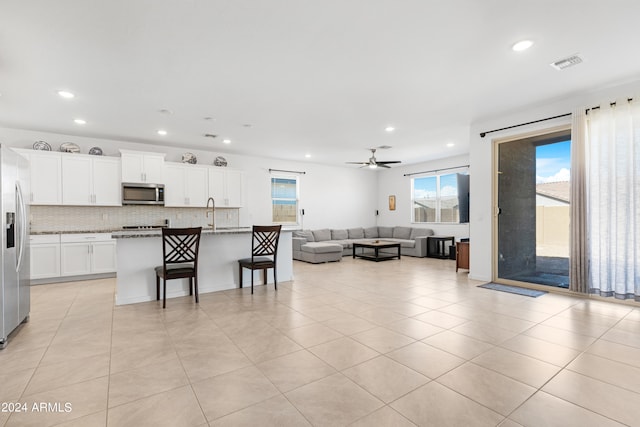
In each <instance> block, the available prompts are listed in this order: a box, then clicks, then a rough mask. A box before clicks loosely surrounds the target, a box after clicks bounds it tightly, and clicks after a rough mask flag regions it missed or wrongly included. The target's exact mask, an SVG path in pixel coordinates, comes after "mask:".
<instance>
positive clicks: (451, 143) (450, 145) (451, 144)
mask: <svg viewBox="0 0 640 427" xmlns="http://www.w3.org/2000/svg"><path fill="white" fill-rule="evenodd" d="M454 145H456V144H454V143H453V142H450V143H448V144H447V147H453V146H454Z"/></svg>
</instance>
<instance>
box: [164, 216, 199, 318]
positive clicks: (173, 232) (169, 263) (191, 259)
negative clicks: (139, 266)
mask: <svg viewBox="0 0 640 427" xmlns="http://www.w3.org/2000/svg"><path fill="white" fill-rule="evenodd" d="M201 233H202V227H195V228H163V229H162V258H163V264H162V265H161V266H159V267H156V269H155V270H156V300H160V279H162V281H163V287H162V308H166V307H167V280H171V279H185V278H188V279H189V295H193V294H194V292H195V295H196V303H198V302H199V298H198V250H199V248H200V235H201Z"/></svg>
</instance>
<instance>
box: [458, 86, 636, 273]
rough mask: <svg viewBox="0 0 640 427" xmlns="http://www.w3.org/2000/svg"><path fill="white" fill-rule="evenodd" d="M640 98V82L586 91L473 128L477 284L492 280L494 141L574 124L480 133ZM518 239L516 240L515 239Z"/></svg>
mask: <svg viewBox="0 0 640 427" xmlns="http://www.w3.org/2000/svg"><path fill="white" fill-rule="evenodd" d="M638 95H640V81H635V82H630V83H625V84H620V85H616V86H612V85H609V86H607V87H602V88H599V89H593V90H589V91H584V92H583V93H579V94H575V95H574V96H569V97H565V98H563V99H559V100H551V101H549V102H548V103H547V104H545V105H535V106H531V107H529V108H524V109H522V110H520V111H517V112H512V113H509V114H504V115H502V116H501V117H499V118H493V119H487V120H479V121H477V122H475V123H472V124H471V131H470V132H471V133H470V136H469V140H470V144H469V146H470V150H469V160H470V164H471V167H470V171H469V173H470V175H471V200H470V209H471V211H470V221H471V224H470V238H471V241H470V251H471V253H470V267H471V268H470V272H469V276H470V277H471V278H473V279H477V280H491V279H492V254H493V252H494V251H493V249H492V248H493V246H492V244H493V243H492V238H493V233H494V225H493V212H494V206H493V190H492V188H493V187H492V185H493V184H492V174H493V154H492V152H493V145H494V141H495V140H499V139H505V138H510V137H513V136H517V135H522V134H526V133H529V132H534V131H539V130H544V129H549V128H552V127H555V126H559V125H563V124H567V123H571V117H565V118H562V119H555V120H550V121H545V122H541V123H537V124H532V125H527V126H522V127H518V128H514V129H509V130H505V131H501V132H496V133H491V134H488V135H487V136H486V137H484V138H481V137H480V135H479V134H480V132H485V131H489V130H492V129H499V128H503V127H507V126H512V125H516V124H520V123H526V122H530V121H534V120H539V119H544V118H547V117H553V116H557V115H560V114H565V113H571V112H573V111H574V110H576V109H578V108H588V107H593V106H596V105H599V104H601V103H607V102H612V101H615V100H622V99H626V98H628V97H636V98H637V96H638ZM515 237H517V236H514V238H515Z"/></svg>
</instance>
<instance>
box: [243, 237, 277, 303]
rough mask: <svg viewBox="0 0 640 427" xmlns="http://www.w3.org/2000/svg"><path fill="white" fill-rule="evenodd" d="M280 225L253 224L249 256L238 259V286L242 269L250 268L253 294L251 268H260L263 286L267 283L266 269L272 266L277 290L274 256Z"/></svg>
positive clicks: (275, 255) (275, 254)
mask: <svg viewBox="0 0 640 427" xmlns="http://www.w3.org/2000/svg"><path fill="white" fill-rule="evenodd" d="M281 228H282V226H281V225H254V226H253V233H252V239H251V258H244V259H241V260H238V263H239V265H240V287H242V269H243V268H248V269H249V270H251V293H252V294H253V270H262V277H263V279H262V280H263V282H264V284H265V286H266V285H267V269H269V268H273V283H274V285H275V288H276V291H277V290H278V276H277V273H276V270H277V269H276V258H277V255H278V242H279V241H280V230H281Z"/></svg>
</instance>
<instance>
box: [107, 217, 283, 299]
mask: <svg viewBox="0 0 640 427" xmlns="http://www.w3.org/2000/svg"><path fill="white" fill-rule="evenodd" d="M292 231H293V230H285V229H283V230H282V232H281V233H280V242H279V244H278V259H277V266H278V282H279V283H280V282H286V281H289V280H293V257H292V246H291V232H292ZM112 237H113V238H114V239H117V241H118V244H117V258H118V261H117V265H118V266H117V272H116V275H117V285H116V305H123V304H133V303H138V302H145V301H153V300H155V299H156V273H155V270H154V269H155V267H157V266H160V265H162V231H161V230H135V231H118V232H114V233H112ZM250 256H251V228H249V227H246V228H242V227H241V228H229V229H218V230H213V229H203V230H202V236H201V237H200V252H199V255H198V290H199V293H200V294H204V293H207V292H215V291H223V290H228V289H235V288H238V287H239V280H238V279H239V274H238V260H239V259H242V258H247V257H250ZM253 273H254V275H255V276H254V285H255V284H261V283H262V272H261V271H259V270H257V271H254V272H253ZM243 282H244V283H243V286H244V287H250V286H251V274H250V272H249V271H248V270H246V271H245V272H244V277H243ZM267 282H268V283H270V284H273V270H269V271H268V275H267ZM185 295H189V281H188V279H174V280H170V281H168V282H167V298H173V297H178V296H185Z"/></svg>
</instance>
